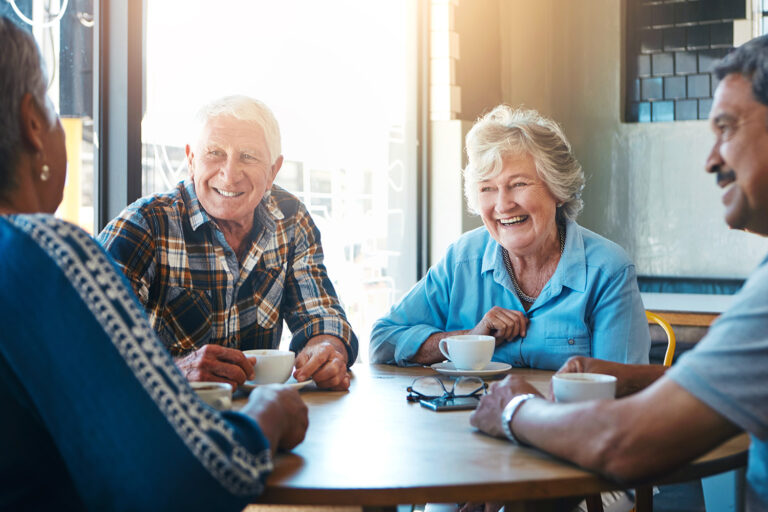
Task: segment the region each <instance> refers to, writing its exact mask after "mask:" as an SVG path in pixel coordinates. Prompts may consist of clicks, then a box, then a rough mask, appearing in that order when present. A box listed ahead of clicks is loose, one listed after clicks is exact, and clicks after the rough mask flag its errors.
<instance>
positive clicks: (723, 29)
mask: <svg viewBox="0 0 768 512" xmlns="http://www.w3.org/2000/svg"><path fill="white" fill-rule="evenodd" d="M710 30H711V36H710V43H711V44H712V47H713V48H715V47H719V48H730V47H732V46H733V22H725V23H715V24H713V25H711V26H710Z"/></svg>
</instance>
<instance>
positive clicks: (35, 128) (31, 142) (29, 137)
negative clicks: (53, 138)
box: [19, 93, 48, 153]
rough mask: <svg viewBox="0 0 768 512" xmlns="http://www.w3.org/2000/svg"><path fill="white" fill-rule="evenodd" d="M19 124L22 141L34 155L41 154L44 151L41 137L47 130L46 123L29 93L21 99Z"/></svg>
mask: <svg viewBox="0 0 768 512" xmlns="http://www.w3.org/2000/svg"><path fill="white" fill-rule="evenodd" d="M19 122H20V123H21V138H22V141H23V142H24V143H25V144H27V145H28V146H29V148H30V149H31V150H33V151H34V152H35V153H42V152H43V150H44V144H43V135H44V134H45V132H46V131H47V130H48V123H47V120H46V119H45V116H44V115H43V113H42V112H41V111H40V107H39V106H38V105H37V102H36V101H35V98H33V97H32V95H31V94H29V93H26V94H25V95H24V96H22V98H21V106H20V108H19Z"/></svg>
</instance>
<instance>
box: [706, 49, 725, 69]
mask: <svg viewBox="0 0 768 512" xmlns="http://www.w3.org/2000/svg"><path fill="white" fill-rule="evenodd" d="M727 53H728V50H727V49H725V48H717V49H714V50H701V51H700V52H699V71H700V72H701V73H709V72H711V71H712V70H713V69H714V68H715V64H717V63H718V62H719V61H720V59H722V58H723V57H725V56H726V54H727Z"/></svg>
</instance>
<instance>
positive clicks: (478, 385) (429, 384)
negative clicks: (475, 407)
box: [405, 375, 488, 402]
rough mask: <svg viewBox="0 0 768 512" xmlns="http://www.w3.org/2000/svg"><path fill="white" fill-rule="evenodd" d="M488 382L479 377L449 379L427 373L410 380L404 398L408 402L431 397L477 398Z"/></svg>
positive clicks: (483, 392) (483, 391) (482, 392)
mask: <svg viewBox="0 0 768 512" xmlns="http://www.w3.org/2000/svg"><path fill="white" fill-rule="evenodd" d="M487 388H488V384H486V383H485V381H484V380H483V379H481V378H480V377H459V378H458V379H449V378H443V377H438V376H436V375H429V376H425V377H417V378H416V379H414V380H413V382H411V385H410V386H408V387H407V388H405V389H406V391H408V395H407V396H406V400H408V401H409V402H418V401H419V400H431V399H433V398H459V397H469V396H472V397H475V398H479V397H480V396H481V395H483V394H485V390H486V389H487Z"/></svg>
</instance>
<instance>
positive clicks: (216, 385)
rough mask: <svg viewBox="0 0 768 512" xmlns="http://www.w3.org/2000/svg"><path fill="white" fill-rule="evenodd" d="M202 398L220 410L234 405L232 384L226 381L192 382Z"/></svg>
mask: <svg viewBox="0 0 768 512" xmlns="http://www.w3.org/2000/svg"><path fill="white" fill-rule="evenodd" d="M189 385H190V386H192V389H194V390H195V393H197V396H199V397H200V399H201V400H202V401H203V402H205V403H207V404H208V405H210V406H211V407H213V408H214V409H218V410H219V411H226V410H227V409H229V408H231V407H232V385H231V384H227V383H226V382H190V383H189Z"/></svg>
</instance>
